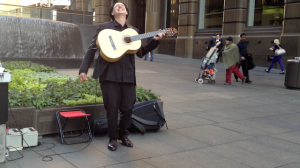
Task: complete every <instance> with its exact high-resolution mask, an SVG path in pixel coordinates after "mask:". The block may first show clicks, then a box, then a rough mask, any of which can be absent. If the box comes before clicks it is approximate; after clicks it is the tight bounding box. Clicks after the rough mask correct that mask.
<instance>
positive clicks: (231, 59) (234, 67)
mask: <svg viewBox="0 0 300 168" xmlns="http://www.w3.org/2000/svg"><path fill="white" fill-rule="evenodd" d="M232 41H233V39H232V37H228V38H227V39H226V41H225V42H226V45H225V48H224V51H223V52H222V54H223V63H224V66H225V68H226V81H225V83H224V85H231V74H232V73H233V74H234V75H236V76H237V77H238V78H240V79H241V80H242V84H244V82H245V81H246V79H247V78H246V77H245V76H244V75H243V74H242V73H241V71H240V70H239V67H238V63H239V62H240V54H239V49H238V47H237V45H236V44H234V43H233V42H232Z"/></svg>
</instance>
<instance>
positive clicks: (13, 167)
mask: <svg viewBox="0 0 300 168" xmlns="http://www.w3.org/2000/svg"><path fill="white" fill-rule="evenodd" d="M0 167H1V168H20V166H19V165H18V164H17V163H16V162H14V161H5V162H4V163H0Z"/></svg>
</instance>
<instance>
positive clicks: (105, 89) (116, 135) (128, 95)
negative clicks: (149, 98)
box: [79, 2, 165, 151]
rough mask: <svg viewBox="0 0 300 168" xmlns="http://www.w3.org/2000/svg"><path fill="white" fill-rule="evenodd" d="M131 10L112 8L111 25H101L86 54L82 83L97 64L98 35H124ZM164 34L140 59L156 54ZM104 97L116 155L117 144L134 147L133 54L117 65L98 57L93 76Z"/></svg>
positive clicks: (142, 50) (110, 145)
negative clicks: (113, 32)
mask: <svg viewBox="0 0 300 168" xmlns="http://www.w3.org/2000/svg"><path fill="white" fill-rule="evenodd" d="M128 14H129V10H128V8H127V7H126V6H125V4H123V3H121V2H117V3H115V4H113V5H112V7H111V8H110V17H111V19H112V21H111V22H106V23H101V24H100V25H99V27H98V29H97V31H96V35H95V36H94V38H93V40H92V43H91V44H90V46H89V48H88V51H87V53H86V54H85V56H84V59H83V61H82V63H81V66H80V70H79V77H80V80H81V81H87V72H88V69H89V67H90V65H91V63H92V62H93V60H94V56H95V52H96V51H97V49H98V48H97V44H96V43H97V40H104V39H97V37H98V34H99V33H100V32H101V31H102V30H104V29H113V30H117V31H123V30H125V29H127V28H129V27H130V28H133V29H134V30H135V31H137V32H138V29H136V28H135V27H132V26H129V25H128V24H127V23H126V19H127V18H128ZM164 35H165V34H164V33H159V34H158V35H156V36H154V38H153V40H151V41H150V42H149V43H148V44H147V45H145V46H144V47H143V46H141V48H140V49H139V50H138V51H137V53H136V54H137V56H138V57H140V58H142V57H143V56H144V55H145V54H147V53H148V52H150V51H151V50H154V49H155V48H156V47H157V46H158V45H159V42H158V40H159V39H161V38H162V37H163V36H164ZM99 77H100V79H99V81H100V83H101V90H102V96H103V102H104V107H105V109H106V112H107V120H108V121H107V122H108V135H109V143H108V149H109V150H111V151H115V150H116V149H117V140H121V141H122V144H123V145H124V146H127V147H133V144H132V142H131V141H130V140H129V139H128V135H129V133H128V131H127V129H128V127H129V126H130V123H131V114H132V109H133V107H134V104H135V101H136V89H135V86H136V77H135V58H134V54H125V55H124V56H123V57H122V58H120V59H119V60H118V61H116V62H108V61H106V60H104V59H103V58H102V57H101V56H99V57H98V59H97V62H96V66H95V69H94V73H93V78H95V79H97V78H99ZM118 110H120V112H121V120H120V123H119V127H118Z"/></svg>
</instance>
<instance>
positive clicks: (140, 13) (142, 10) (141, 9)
mask: <svg viewBox="0 0 300 168" xmlns="http://www.w3.org/2000/svg"><path fill="white" fill-rule="evenodd" d="M145 20H146V0H136V28H138V29H139V31H140V32H139V33H140V34H142V33H145V25H146V24H145Z"/></svg>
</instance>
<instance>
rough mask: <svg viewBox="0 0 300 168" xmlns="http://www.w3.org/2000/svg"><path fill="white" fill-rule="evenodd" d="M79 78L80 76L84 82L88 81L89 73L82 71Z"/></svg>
mask: <svg viewBox="0 0 300 168" xmlns="http://www.w3.org/2000/svg"><path fill="white" fill-rule="evenodd" d="M79 78H80V80H81V81H82V82H84V81H87V80H88V79H87V75H86V73H81V74H80V75H79Z"/></svg>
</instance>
